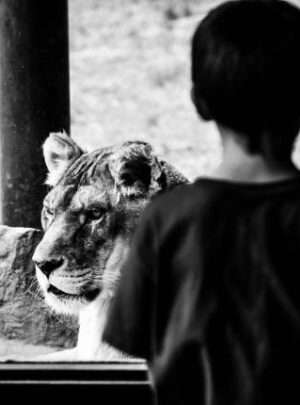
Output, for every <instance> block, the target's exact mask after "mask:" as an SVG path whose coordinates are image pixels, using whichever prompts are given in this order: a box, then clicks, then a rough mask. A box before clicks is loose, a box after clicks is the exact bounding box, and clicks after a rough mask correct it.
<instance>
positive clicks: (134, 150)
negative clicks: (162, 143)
mask: <svg viewBox="0 0 300 405" xmlns="http://www.w3.org/2000/svg"><path fill="white" fill-rule="evenodd" d="M110 171H111V173H112V175H113V177H114V180H115V184H116V187H117V190H118V192H119V193H120V194H122V195H124V196H131V197H140V196H146V195H147V196H149V194H152V193H156V192H157V191H159V190H160V189H161V188H163V184H162V182H163V175H164V173H163V171H162V168H161V165H160V162H159V161H158V159H157V157H156V156H155V155H154V154H153V151H152V147H151V145H149V144H148V143H145V142H139V141H136V142H133V141H132V142H131V141H130V142H125V143H124V144H123V145H122V147H121V148H120V149H119V150H118V152H117V153H115V154H114V157H113V160H112V162H111V164H110Z"/></svg>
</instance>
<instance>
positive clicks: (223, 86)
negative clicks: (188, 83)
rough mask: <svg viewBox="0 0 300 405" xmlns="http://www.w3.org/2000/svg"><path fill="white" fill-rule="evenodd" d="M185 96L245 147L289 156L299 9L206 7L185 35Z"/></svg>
mask: <svg viewBox="0 0 300 405" xmlns="http://www.w3.org/2000/svg"><path fill="white" fill-rule="evenodd" d="M192 82H193V100H194V103H195V106H196V108H197V110H198V112H199V113H200V115H201V116H202V118H204V119H207V120H208V119H212V120H214V121H215V122H217V123H218V124H219V125H222V126H224V127H227V128H229V129H231V130H233V131H235V132H236V133H239V134H242V135H243V138H244V140H245V141H246V145H247V148H248V151H249V152H250V153H260V154H264V155H269V156H271V157H272V158H274V159H276V160H280V161H285V160H286V159H289V158H290V155H291V150H292V147H293V143H294V139H295V137H296V135H297V133H298V131H299V128H300V10H299V9H298V8H296V7H294V6H292V5H291V4H289V3H286V2H284V1H281V0H236V1H229V2H227V3H223V4H222V5H220V6H218V7H216V8H215V9H213V10H212V11H211V12H210V13H209V14H208V15H207V16H206V17H205V18H204V20H203V21H202V22H201V23H200V24H199V26H198V28H197V29H196V32H195V34H194V37H193V41H192Z"/></svg>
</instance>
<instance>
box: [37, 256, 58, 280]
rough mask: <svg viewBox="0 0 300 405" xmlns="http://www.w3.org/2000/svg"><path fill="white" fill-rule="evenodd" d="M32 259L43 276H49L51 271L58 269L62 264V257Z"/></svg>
mask: <svg viewBox="0 0 300 405" xmlns="http://www.w3.org/2000/svg"><path fill="white" fill-rule="evenodd" d="M33 261H34V263H35V264H36V265H37V267H38V268H39V269H40V270H41V271H42V272H43V273H44V274H45V276H46V277H49V276H50V274H51V273H52V271H54V270H55V269H58V268H59V267H60V266H61V265H62V264H63V262H64V259H52V260H47V261H46V260H45V261H39V260H35V259H34V258H33Z"/></svg>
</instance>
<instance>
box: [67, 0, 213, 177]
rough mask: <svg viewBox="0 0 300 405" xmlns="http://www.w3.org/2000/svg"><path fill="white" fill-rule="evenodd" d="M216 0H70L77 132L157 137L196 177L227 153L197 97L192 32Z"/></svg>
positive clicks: (103, 137) (106, 137)
mask: <svg viewBox="0 0 300 405" xmlns="http://www.w3.org/2000/svg"><path fill="white" fill-rule="evenodd" d="M219 2H220V1H216V0H204V1H199V0H177V1H174V0H173V1H171V0H170V1H168V0H156V1H155V0H151V1H150V0H129V1H126V2H124V1H122V0H110V1H108V0H107V1H105V0H103V1H97V0H85V1H84V2H83V1H82V0H70V66H71V112H72V113H71V117H72V126H71V131H72V136H73V137H74V138H75V139H76V140H77V141H78V142H79V143H80V144H81V145H83V146H84V147H85V148H88V149H93V148H96V147H99V146H104V145H109V144H112V143H118V142H121V141H123V140H127V139H142V140H146V141H148V142H150V143H151V144H152V145H153V146H154V149H155V151H156V152H157V153H158V154H160V156H162V157H163V158H165V159H168V160H169V161H170V162H171V163H173V164H174V165H176V166H177V167H178V168H179V169H181V170H182V171H183V173H184V174H186V175H187V176H188V177H189V178H194V177H196V176H197V175H201V174H203V173H207V172H209V171H210V170H211V169H212V168H213V167H215V166H216V165H217V163H218V161H219V159H220V148H219V142H218V136H217V133H216V130H215V128H214V126H213V125H211V124H207V123H203V122H201V121H199V119H198V117H197V115H196V112H195V111H194V108H193V105H192V103H191V101H190V72H189V71H190V64H189V53H190V38H191V35H192V32H193V30H194V28H195V26H196V24H197V23H198V21H199V20H200V19H201V18H202V17H203V16H204V14H205V13H206V12H207V10H208V8H209V7H211V6H213V5H215V4H217V3H219Z"/></svg>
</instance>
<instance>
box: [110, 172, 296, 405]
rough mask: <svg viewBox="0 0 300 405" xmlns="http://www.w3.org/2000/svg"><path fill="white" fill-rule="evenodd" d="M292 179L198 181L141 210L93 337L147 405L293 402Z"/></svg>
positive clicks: (294, 388) (294, 320)
mask: <svg viewBox="0 0 300 405" xmlns="http://www.w3.org/2000/svg"><path fill="white" fill-rule="evenodd" d="M299 247H300V180H299V178H297V179H291V180H286V181H281V182H276V183H267V184H253V183H234V182H229V181H221V180H213V179H199V180H197V181H196V182H195V183H194V184H191V185H185V186H179V187H176V188H175V189H174V190H172V191H171V192H167V193H165V194H164V195H162V196H159V197H157V198H155V199H154V201H153V202H152V203H151V204H149V206H148V207H147V208H146V210H145V213H144V215H143V216H142V220H141V223H140V226H139V227H138V229H137V232H136V233H135V237H134V239H133V243H132V248H131V252H130V254H129V257H128V260H127V262H126V264H125V266H124V268H123V270H122V277H121V282H120V286H119V289H118V292H117V294H116V297H115V299H114V301H113V304H112V307H111V313H110V317H109V320H108V323H107V326H106V330H105V333H104V339H105V340H106V341H107V342H108V343H110V344H111V345H113V346H116V347H117V348H119V349H120V350H123V351H125V352H127V353H130V354H132V355H134V356H137V357H142V358H145V359H147V360H148V362H149V365H150V369H151V370H152V373H153V378H154V383H155V387H156V389H157V396H158V403H159V404H160V405H161V404H164V405H173V404H182V405H183V404H184V405H188V404H205V405H206V404H207V405H208V404H213V405H223V404H228V405H233V404H234V405H245V404H247V405H250V404H251V405H253V404H255V405H258V404H260V405H269V404H273V403H274V404H275V403H276V404H277V403H278V404H285V405H287V404H300V305H299V304H300V289H299V282H298V272H300V260H299V259H300V253H299V252H300V249H299Z"/></svg>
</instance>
